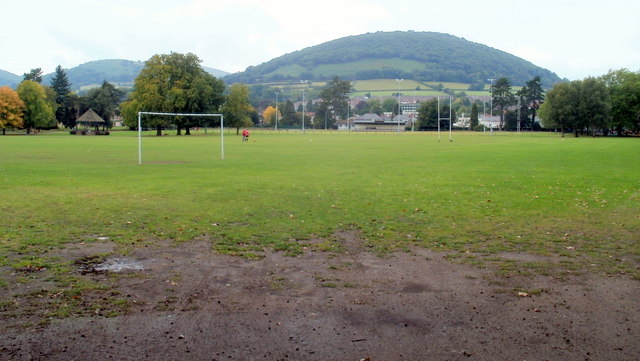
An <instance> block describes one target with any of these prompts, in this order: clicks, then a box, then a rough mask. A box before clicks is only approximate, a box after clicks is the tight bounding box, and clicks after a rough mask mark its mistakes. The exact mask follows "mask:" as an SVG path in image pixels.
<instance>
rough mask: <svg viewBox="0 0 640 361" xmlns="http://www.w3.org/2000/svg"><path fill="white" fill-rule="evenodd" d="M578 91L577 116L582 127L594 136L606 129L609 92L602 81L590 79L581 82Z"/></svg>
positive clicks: (609, 108)
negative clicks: (581, 122)
mask: <svg viewBox="0 0 640 361" xmlns="http://www.w3.org/2000/svg"><path fill="white" fill-rule="evenodd" d="M580 90H581V91H580V101H579V103H578V106H579V108H578V109H579V112H580V113H579V114H580V115H579V116H580V119H581V120H582V121H583V122H584V126H585V127H586V128H587V129H588V130H590V131H591V134H592V135H593V136H595V135H596V132H597V131H598V130H602V131H603V132H604V131H605V129H606V127H607V121H608V120H609V114H610V112H611V103H610V101H609V90H608V89H607V86H606V85H605V83H604V81H603V80H601V79H596V78H592V77H589V78H586V79H584V80H583V81H582V86H581V88H580Z"/></svg>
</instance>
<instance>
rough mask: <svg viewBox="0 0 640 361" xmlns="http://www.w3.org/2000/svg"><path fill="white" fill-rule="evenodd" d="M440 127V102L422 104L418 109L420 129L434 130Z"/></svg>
mask: <svg viewBox="0 0 640 361" xmlns="http://www.w3.org/2000/svg"><path fill="white" fill-rule="evenodd" d="M437 127H438V100H437V99H431V100H429V101H426V102H422V103H420V107H419V108H418V129H420V130H432V129H436V128H437Z"/></svg>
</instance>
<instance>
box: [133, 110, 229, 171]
mask: <svg viewBox="0 0 640 361" xmlns="http://www.w3.org/2000/svg"><path fill="white" fill-rule="evenodd" d="M143 114H144V115H160V116H183V117H220V158H221V159H224V115H222V114H217V113H216V114H191V113H161V112H138V165H140V164H142V115H143Z"/></svg>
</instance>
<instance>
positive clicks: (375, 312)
mask: <svg viewBox="0 0 640 361" xmlns="http://www.w3.org/2000/svg"><path fill="white" fill-rule="evenodd" d="M353 237H354V235H353V234H343V235H340V237H339V241H340V242H341V244H342V245H343V251H342V252H340V253H324V252H311V251H308V252H306V253H305V254H303V255H301V256H299V257H287V256H285V255H283V254H280V253H266V254H265V255H264V258H262V259H260V260H245V259H242V258H238V257H230V256H224V255H217V254H214V253H212V251H211V246H210V244H209V243H207V242H191V243H186V244H181V245H178V246H176V245H171V244H159V245H156V246H149V247H139V248H134V249H133V250H131V251H130V252H128V254H127V255H126V257H127V258H126V259H128V260H131V261H132V262H134V263H135V264H136V265H142V266H141V268H140V269H124V268H123V269H120V270H119V272H114V271H99V272H84V274H82V275H81V276H82V277H86V278H87V279H88V280H91V281H97V282H104V283H105V284H109V285H113V288H114V289H113V291H114V294H115V293H117V294H118V295H119V296H120V297H122V298H124V299H126V300H127V301H128V305H129V308H128V311H127V312H126V314H124V315H119V316H116V317H105V316H104V315H102V316H101V315H100V312H97V313H96V314H95V315H92V316H81V317H67V318H62V319H57V318H54V319H52V320H51V321H50V322H48V323H45V324H40V325H39V324H37V323H35V322H33V320H31V319H29V317H27V316H24V317H19V316H15V315H16V314H19V312H13V314H14V316H11V315H8V314H7V313H0V331H1V334H0V359H2V360H111V359H113V360H362V359H370V360H634V359H637V356H638V355H640V342H638V340H639V339H640V322H639V316H638V315H640V291H639V288H638V281H634V280H629V279H626V278H621V277H601V276H571V277H569V278H565V279H563V280H558V279H556V278H552V277H543V276H539V277H531V278H497V277H496V276H495V274H494V273H493V272H492V271H491V270H484V269H479V268H474V267H471V266H466V265H460V264H454V263H451V262H448V261H446V260H445V259H444V257H443V254H441V253H434V252H430V251H427V250H422V249H414V250H412V251H411V252H403V253H397V254H393V255H390V256H388V257H379V256H376V255H374V254H371V253H368V252H365V251H363V250H362V249H361V247H360V245H359V242H356V241H355V240H354V239H353ZM115 249H116V248H114V247H113V246H111V245H110V244H108V243H104V244H101V245H100V246H90V245H88V246H87V247H86V248H83V247H79V246H76V247H74V248H73V249H70V250H67V252H63V253H64V254H66V255H67V257H70V258H73V259H82V258H83V257H90V256H92V255H93V254H94V253H100V254H101V255H102V256H104V251H109V252H111V253H112V255H108V254H107V255H106V258H110V257H114V258H118V257H119V259H121V260H122V255H119V254H117V252H115ZM80 273H81V271H80V270H78V274H80ZM18 287H19V286H15V285H11V286H9V287H8V288H6V289H4V290H0V292H1V293H4V294H3V295H2V296H3V297H2V298H3V299H6V297H7V296H10V295H11V294H17V293H19V291H20V290H19V289H18ZM17 303H19V302H17ZM14 311H15V310H14ZM27 321H30V322H32V323H31V325H28V326H23V327H20V325H21V324H24V322H27Z"/></svg>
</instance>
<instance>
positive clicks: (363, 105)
mask: <svg viewBox="0 0 640 361" xmlns="http://www.w3.org/2000/svg"><path fill="white" fill-rule="evenodd" d="M354 110H355V113H356V114H358V115H362V114H366V113H369V103H367V102H365V101H364V100H360V101H359V102H358V103H357V104H356V106H355V108H354Z"/></svg>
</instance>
